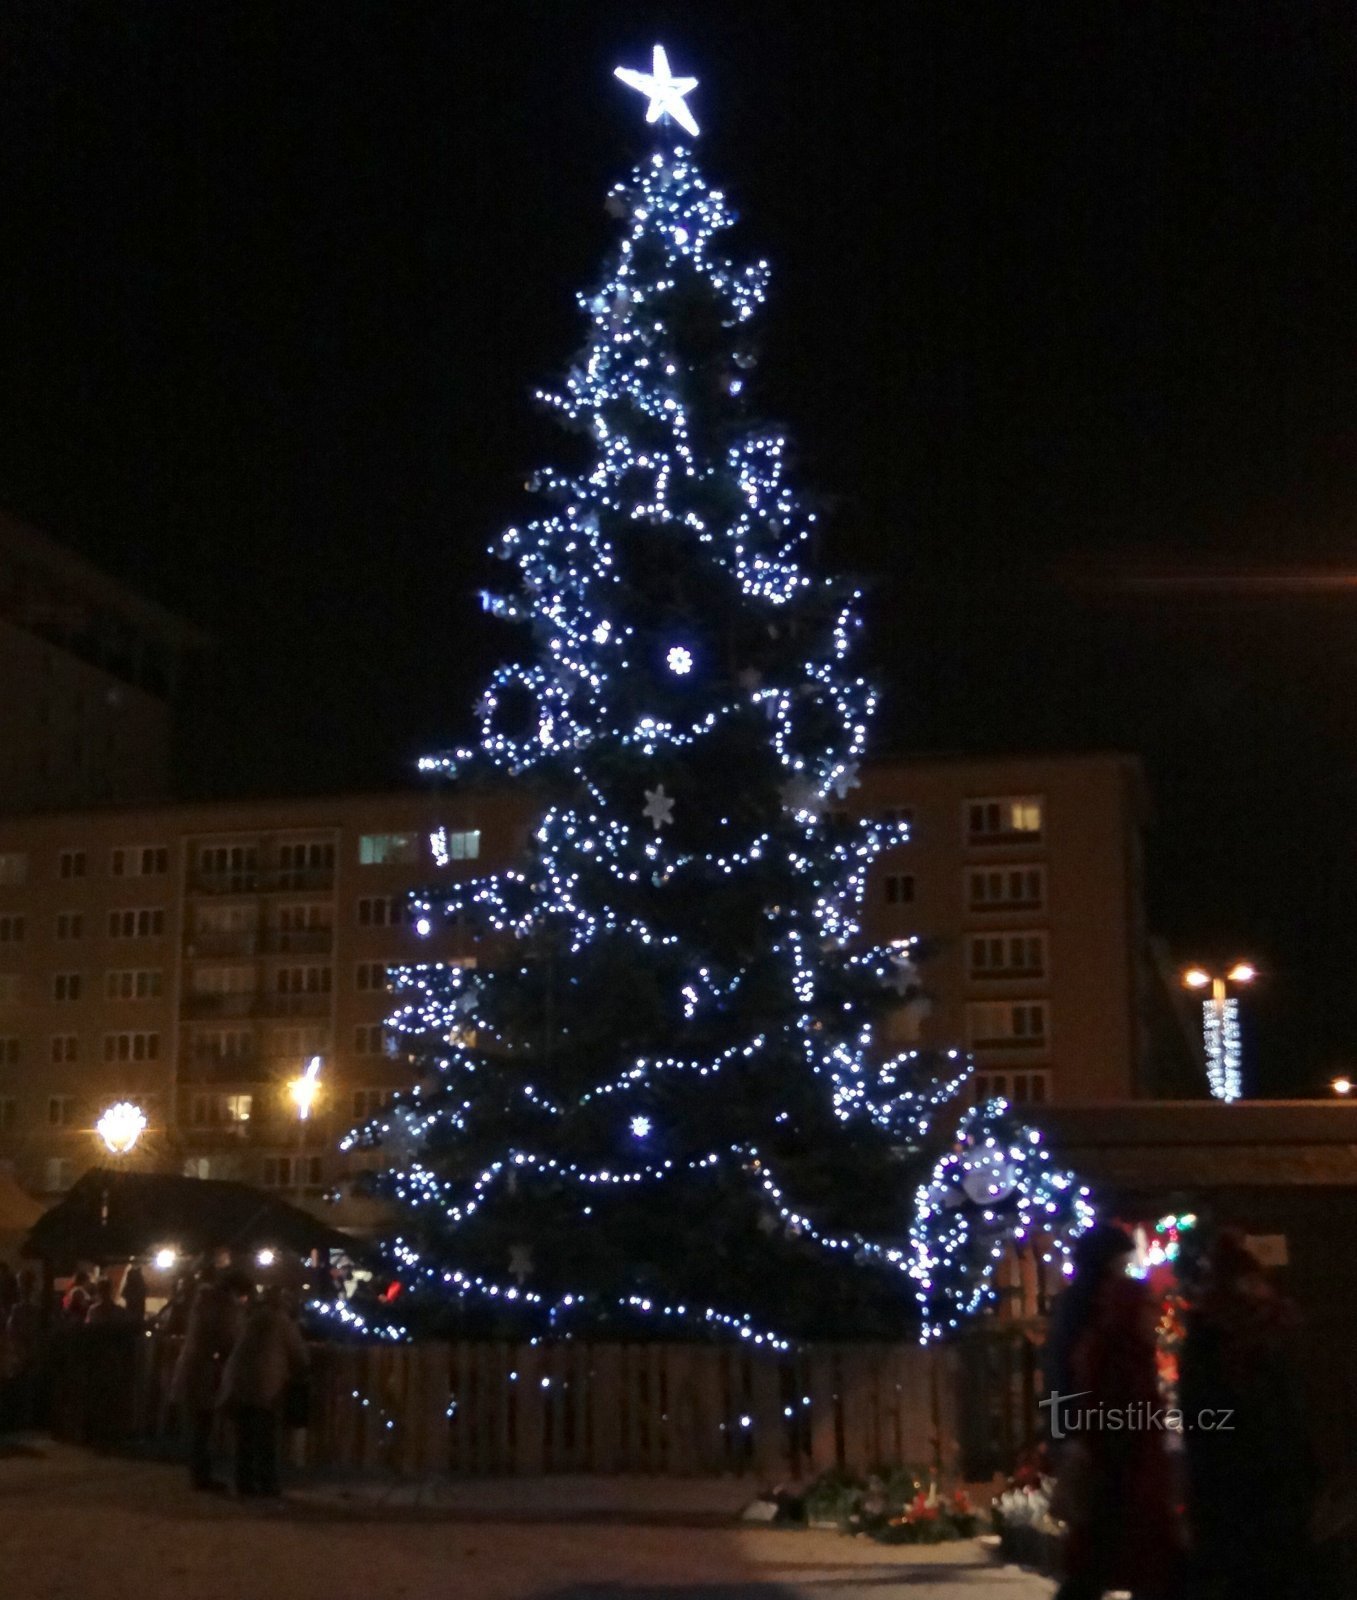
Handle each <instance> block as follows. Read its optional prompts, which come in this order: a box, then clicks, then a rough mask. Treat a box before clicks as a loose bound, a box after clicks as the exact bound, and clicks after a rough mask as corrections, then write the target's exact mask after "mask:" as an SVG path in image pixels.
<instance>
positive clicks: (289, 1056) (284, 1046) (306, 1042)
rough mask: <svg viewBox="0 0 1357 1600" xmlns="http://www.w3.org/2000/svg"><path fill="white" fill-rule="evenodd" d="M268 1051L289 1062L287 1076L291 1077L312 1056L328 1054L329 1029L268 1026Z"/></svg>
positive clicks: (280, 1059)
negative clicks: (295, 1064) (299, 1065)
mask: <svg viewBox="0 0 1357 1600" xmlns="http://www.w3.org/2000/svg"><path fill="white" fill-rule="evenodd" d="M268 1042H269V1049H268V1053H269V1054H270V1055H271V1056H274V1057H276V1058H277V1059H278V1060H279V1061H285V1062H287V1063H289V1070H288V1076H289V1077H292V1076H293V1075H294V1074H295V1073H296V1072H299V1071H300V1070H301V1067H298V1066H294V1065H291V1064H292V1063H296V1062H300V1063H301V1066H305V1065H306V1063H307V1062H308V1061H309V1060H310V1059H311V1057H312V1056H328V1055H329V1054H330V1030H329V1029H328V1028H324V1027H314V1026H313V1027H309V1028H270V1029H269V1034H268Z"/></svg>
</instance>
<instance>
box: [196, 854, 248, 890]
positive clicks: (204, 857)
mask: <svg viewBox="0 0 1357 1600" xmlns="http://www.w3.org/2000/svg"><path fill="white" fill-rule="evenodd" d="M196 860H197V864H198V873H199V876H200V877H203V878H206V879H209V880H210V883H211V887H212V888H214V889H223V890H225V891H227V892H228V893H230V894H248V893H250V892H251V891H253V890H254V889H255V888H256V887H257V886H258V878H259V847H258V846H257V845H253V844H200V845H199V846H198V852H197V856H196Z"/></svg>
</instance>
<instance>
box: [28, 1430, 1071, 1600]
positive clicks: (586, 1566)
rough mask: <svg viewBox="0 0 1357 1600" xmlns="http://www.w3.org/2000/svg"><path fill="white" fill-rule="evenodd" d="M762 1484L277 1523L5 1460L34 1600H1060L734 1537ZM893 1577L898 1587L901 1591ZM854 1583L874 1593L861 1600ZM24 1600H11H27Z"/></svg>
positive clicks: (854, 1545) (224, 1501)
mask: <svg viewBox="0 0 1357 1600" xmlns="http://www.w3.org/2000/svg"><path fill="white" fill-rule="evenodd" d="M748 1497H749V1491H748V1486H747V1485H742V1484H739V1483H735V1482H730V1481H720V1480H718V1481H704V1480H667V1481H666V1480H658V1479H635V1478H630V1479H629V1478H609V1479H600V1478H556V1479H517V1480H511V1481H505V1480H475V1481H466V1482H458V1483H452V1484H444V1485H442V1486H441V1487H440V1488H439V1489H438V1490H437V1492H435V1489H434V1487H433V1486H425V1488H424V1491H423V1493H421V1492H420V1491H419V1489H418V1488H417V1487H416V1486H400V1485H389V1486H387V1487H386V1488H385V1490H383V1489H381V1488H380V1487H379V1486H376V1485H364V1486H361V1488H360V1486H358V1485H349V1486H344V1485H338V1484H325V1485H314V1486H310V1487H302V1488H298V1489H295V1490H292V1491H290V1492H289V1495H288V1497H287V1499H286V1500H285V1501H284V1502H283V1503H281V1504H278V1505H260V1504H259V1503H257V1502H244V1503H241V1502H237V1501H235V1500H233V1499H231V1498H230V1497H228V1496H203V1495H197V1494H194V1493H193V1492H192V1491H191V1490H190V1489H189V1488H188V1487H187V1484H186V1482H185V1476H184V1473H183V1471H182V1469H180V1468H178V1467H175V1466H169V1465H166V1464H164V1463H159V1462H145V1461H134V1460H127V1459H124V1458H118V1457H109V1456H95V1455H90V1454H88V1453H86V1452H83V1451H79V1450H75V1449H70V1448H65V1447H60V1446H49V1445H42V1446H39V1447H38V1450H37V1453H35V1454H32V1455H28V1456H11V1457H8V1458H3V1459H0V1570H4V1571H7V1572H10V1573H22V1574H23V1585H22V1596H23V1600H159V1597H160V1596H162V1595H169V1594H172V1593H173V1594H178V1593H191V1594H193V1595H194V1597H195V1600H371V1596H372V1595H373V1594H374V1593H377V1594H381V1595H382V1596H383V1597H384V1600H447V1597H448V1596H450V1595H452V1596H461V1595H466V1596H468V1597H471V1596H475V1597H476V1600H666V1597H670V1596H672V1597H674V1600H679V1597H686V1600H815V1597H822V1600H831V1597H832V1600H867V1597H869V1596H870V1597H871V1600H893V1597H894V1596H896V1594H897V1587H898V1593H899V1596H900V1600H1047V1597H1048V1596H1049V1595H1050V1593H1051V1585H1050V1584H1048V1583H1046V1582H1044V1581H1042V1580H1040V1579H1036V1578H1032V1577H1030V1576H1028V1575H1025V1574H1021V1573H1017V1572H1014V1571H1011V1570H1005V1569H999V1568H997V1567H995V1566H994V1565H992V1564H991V1563H990V1562H989V1561H988V1560H987V1558H986V1556H985V1555H984V1553H983V1552H982V1551H981V1549H980V1548H979V1546H978V1545H976V1544H974V1543H973V1542H971V1541H963V1542H959V1543H957V1544H955V1545H947V1546H933V1547H930V1548H927V1549H920V1548H917V1547H916V1548H904V1549H901V1548H883V1547H882V1546H881V1545H878V1544H873V1543H871V1542H870V1541H868V1540H865V1539H845V1538H843V1537H842V1536H841V1535H839V1534H837V1533H833V1532H828V1531H819V1530H810V1531H803V1530H795V1529H781V1528H768V1527H754V1526H749V1525H745V1524H739V1523H736V1522H735V1521H734V1518H735V1516H736V1515H737V1513H738V1511H739V1510H740V1508H741V1507H742V1506H743V1505H744V1504H745V1502H746V1501H747V1500H748ZM897 1576H898V1579H899V1583H898V1586H897V1583H896V1582H895V1581H893V1580H894V1579H895V1578H896V1577H897ZM859 1584H860V1585H861V1586H862V1587H861V1591H860V1595H859V1589H858V1586H859ZM19 1592H20V1591H19V1590H16V1591H15V1593H16V1595H17V1594H18V1593H19Z"/></svg>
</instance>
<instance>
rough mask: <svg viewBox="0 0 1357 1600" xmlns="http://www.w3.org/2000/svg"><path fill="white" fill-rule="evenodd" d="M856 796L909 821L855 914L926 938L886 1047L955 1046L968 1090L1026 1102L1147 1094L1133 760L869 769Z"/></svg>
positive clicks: (1139, 797) (990, 760)
mask: <svg viewBox="0 0 1357 1600" xmlns="http://www.w3.org/2000/svg"><path fill="white" fill-rule="evenodd" d="M851 798H852V802H853V805H852V809H853V810H854V811H856V812H858V813H860V814H864V815H870V816H874V817H877V818H882V819H890V820H896V821H905V822H907V823H908V824H909V830H910V839H909V843H908V844H905V845H903V846H900V847H899V848H897V849H893V850H891V851H889V852H888V853H887V854H886V855H885V856H884V857H883V858H882V860H881V861H880V863H879V864H878V868H877V873H876V877H875V879H874V881H873V882H872V883H871V885H870V888H869V891H868V908H867V916H866V926H867V929H868V931H869V932H870V933H872V934H873V935H874V936H875V937H876V938H878V939H897V938H907V937H909V936H911V935H917V936H918V938H919V940H920V951H921V959H920V968H919V970H920V978H921V981H922V985H923V988H924V991H925V997H924V999H923V1000H922V1002H921V1003H920V1004H918V1005H917V1006H914V1007H911V1008H908V1009H907V1010H906V1011H904V1012H903V1013H902V1014H901V1015H900V1016H899V1018H898V1021H897V1023H896V1035H897V1042H898V1043H900V1044H902V1045H903V1044H907V1043H911V1042H918V1043H920V1044H922V1045H928V1046H936V1047H940V1048H945V1047H948V1046H963V1047H965V1048H966V1049H968V1050H970V1051H971V1053H972V1054H973V1055H974V1057H975V1061H976V1075H975V1089H976V1093H977V1094H978V1095H984V1094H1002V1095H1004V1096H1006V1097H1007V1098H1008V1099H1010V1100H1013V1101H1014V1102H1016V1103H1020V1104H1021V1103H1024V1102H1031V1103H1038V1104H1039V1103H1044V1102H1048V1101H1053V1100H1060V1101H1067V1102H1068V1101H1095V1102H1096V1101H1104V1102H1105V1101H1116V1100H1125V1099H1129V1098H1131V1097H1133V1096H1136V1095H1139V1094H1143V1093H1148V1092H1150V1091H1151V1089H1152V1088H1153V1087H1156V1086H1155V1085H1152V1084H1151V1083H1150V1082H1149V1081H1148V1075H1149V1065H1148V1064H1149V1062H1150V1061H1151V1059H1152V1055H1153V1053H1152V1050H1151V1040H1150V1032H1151V1028H1152V1026H1153V1024H1152V1020H1151V1019H1152V1017H1153V1016H1154V1008H1153V1007H1152V1005H1151V1003H1150V1002H1151V999H1152V990H1153V987H1154V984H1155V982H1156V981H1157V980H1156V978H1155V975H1154V973H1153V970H1152V968H1151V965H1150V962H1149V958H1148V941H1147V937H1146V931H1145V926H1144V909H1143V892H1142V882H1141V878H1142V862H1141V849H1142V847H1141V835H1142V830H1143V826H1144V823H1145V820H1146V814H1147V799H1146V792H1145V786H1144V781H1143V777H1142V774H1141V771H1140V767H1139V763H1138V762H1137V761H1136V760H1135V759H1134V758H1132V757H1129V756H1125V755H1116V754H1110V755H1098V754H1095V755H1070V756H1032V757H1012V758H1007V757H1005V758H996V757H971V756H958V757H956V758H954V759H948V758H943V757H936V756H930V757H924V758H919V759H901V760H889V761H878V762H875V763H873V764H872V765H871V766H869V767H866V768H864V769H863V773H862V783H861V788H860V789H858V790H855V791H854V792H853V794H852V797H851Z"/></svg>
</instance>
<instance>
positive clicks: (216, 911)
mask: <svg viewBox="0 0 1357 1600" xmlns="http://www.w3.org/2000/svg"><path fill="white" fill-rule="evenodd" d="M258 925H259V913H258V911H257V909H256V908H255V907H254V906H197V907H195V908H194V912H193V931H194V933H196V934H207V935H209V936H211V935H214V934H227V935H230V934H248V933H253V932H254V931H255V929H256V928H257V927H258Z"/></svg>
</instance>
